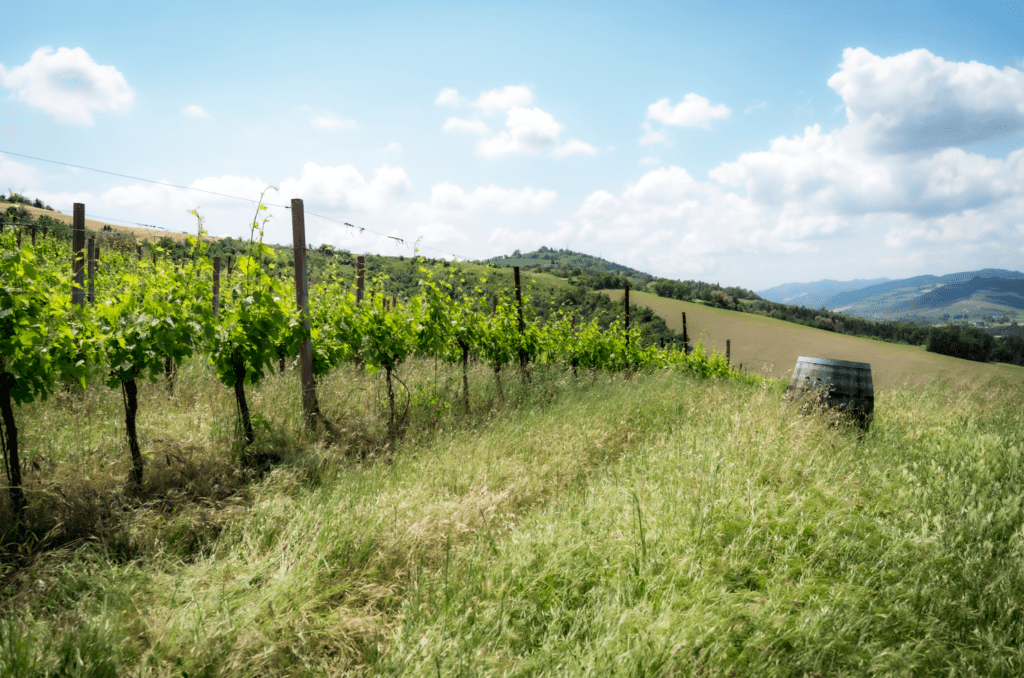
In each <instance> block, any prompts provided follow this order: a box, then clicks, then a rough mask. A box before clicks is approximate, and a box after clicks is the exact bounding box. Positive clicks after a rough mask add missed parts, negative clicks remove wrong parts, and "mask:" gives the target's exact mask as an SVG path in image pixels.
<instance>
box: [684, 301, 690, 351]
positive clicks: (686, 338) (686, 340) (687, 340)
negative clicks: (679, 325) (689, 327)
mask: <svg viewBox="0 0 1024 678" xmlns="http://www.w3.org/2000/svg"><path fill="white" fill-rule="evenodd" d="M689 352H690V337H689V336H687V334H686V311H683V353H689Z"/></svg>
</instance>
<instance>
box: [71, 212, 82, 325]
mask: <svg viewBox="0 0 1024 678" xmlns="http://www.w3.org/2000/svg"><path fill="white" fill-rule="evenodd" d="M84 249H85V205H84V204H83V203H80V202H76V203H75V207H74V213H73V217H72V220H71V303H72V305H77V306H78V307H79V308H85V253H84V252H83V250H84Z"/></svg>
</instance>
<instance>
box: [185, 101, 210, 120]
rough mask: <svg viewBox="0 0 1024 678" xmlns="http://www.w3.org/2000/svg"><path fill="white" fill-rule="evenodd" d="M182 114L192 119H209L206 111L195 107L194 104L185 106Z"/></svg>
mask: <svg viewBox="0 0 1024 678" xmlns="http://www.w3.org/2000/svg"><path fill="white" fill-rule="evenodd" d="M184 113H185V115H188V116H191V117H193V118H209V117H210V114H209V113H207V112H206V110H205V109H203V107H202V106H197V105H195V104H193V105H191V106H186V107H185V110H184Z"/></svg>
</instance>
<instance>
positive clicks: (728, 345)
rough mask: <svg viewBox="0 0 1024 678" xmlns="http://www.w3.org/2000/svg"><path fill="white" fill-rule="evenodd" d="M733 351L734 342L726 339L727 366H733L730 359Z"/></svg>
mask: <svg viewBox="0 0 1024 678" xmlns="http://www.w3.org/2000/svg"><path fill="white" fill-rule="evenodd" d="M731 351H732V340H731V339H726V340H725V364H726V365H731V364H732V360H731V359H730V354H731Z"/></svg>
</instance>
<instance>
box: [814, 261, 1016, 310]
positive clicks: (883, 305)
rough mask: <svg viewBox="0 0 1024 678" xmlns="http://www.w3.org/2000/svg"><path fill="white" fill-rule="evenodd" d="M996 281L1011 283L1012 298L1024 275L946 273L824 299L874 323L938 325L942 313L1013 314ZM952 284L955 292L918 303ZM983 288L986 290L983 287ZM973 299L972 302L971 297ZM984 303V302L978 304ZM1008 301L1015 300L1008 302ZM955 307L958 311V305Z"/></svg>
mask: <svg viewBox="0 0 1024 678" xmlns="http://www.w3.org/2000/svg"><path fill="white" fill-rule="evenodd" d="M977 278H981V279H983V280H984V281H987V282H984V283H975V284H974V285H973V286H967V285H968V284H969V283H970V282H971V281H972V280H974V279H977ZM997 281H1015V282H1014V285H1013V286H1012V287H1011V288H1010V289H1011V290H1012V291H1013V294H1014V295H1021V294H1022V292H1024V286H1022V283H1024V273H1020V272H1019V271H1007V270H1003V269H991V268H987V269H983V270H980V271H966V272H962V273H950V274H948V275H943V276H934V275H921V276H916V277H913V278H906V279H904V280H892V281H889V282H884V283H880V284H878V285H872V286H870V287H865V288H863V289H859V290H854V291H850V292H843V293H840V294H837V295H835V296H834V297H832V298H831V299H829V300H828V302H827V303H826V306H827V307H828V308H829V309H830V310H832V311H838V312H842V313H846V314H849V315H854V316H858V317H861V318H871V319H875V320H896V319H900V318H905V319H916V320H918V321H922V322H926V323H934V322H940V321H941V320H942V319H943V318H942V316H943V315H944V314H946V313H950V314H954V313H964V312H969V313H971V314H972V315H973V314H982V313H989V314H1003V313H1015V312H1016V310H1017V309H1019V308H1020V307H1019V306H1013V305H1007V304H1005V303H1003V302H1002V301H1001V300H1000V299H999V297H998V295H1000V294H1003V293H1005V290H1004V289H1003V288H1004V283H1003V282H997ZM947 285H952V286H957V287H955V289H957V290H959V292H954V293H951V294H950V296H945V294H946V293H942V294H935V295H932V296H931V297H925V300H924V301H923V302H919V301H918V300H919V299H920V298H921V297H924V296H925V295H926V294H928V293H930V292H935V291H936V290H938V289H939V288H941V287H944V286H947ZM986 285H987V287H986ZM986 290H988V291H991V292H994V293H995V294H996V295H997V298H996V299H991V298H990V296H991V295H989V294H987V293H986ZM975 296H977V298H976V299H975V300H974V301H973V302H972V301H971V297H975ZM982 300H984V303H981V302H982ZM1009 300H1010V301H1013V302H1014V303H1016V302H1015V300H1013V299H1009ZM940 301H942V303H939V302H940ZM958 304H959V308H958V306H957V305H958Z"/></svg>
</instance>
